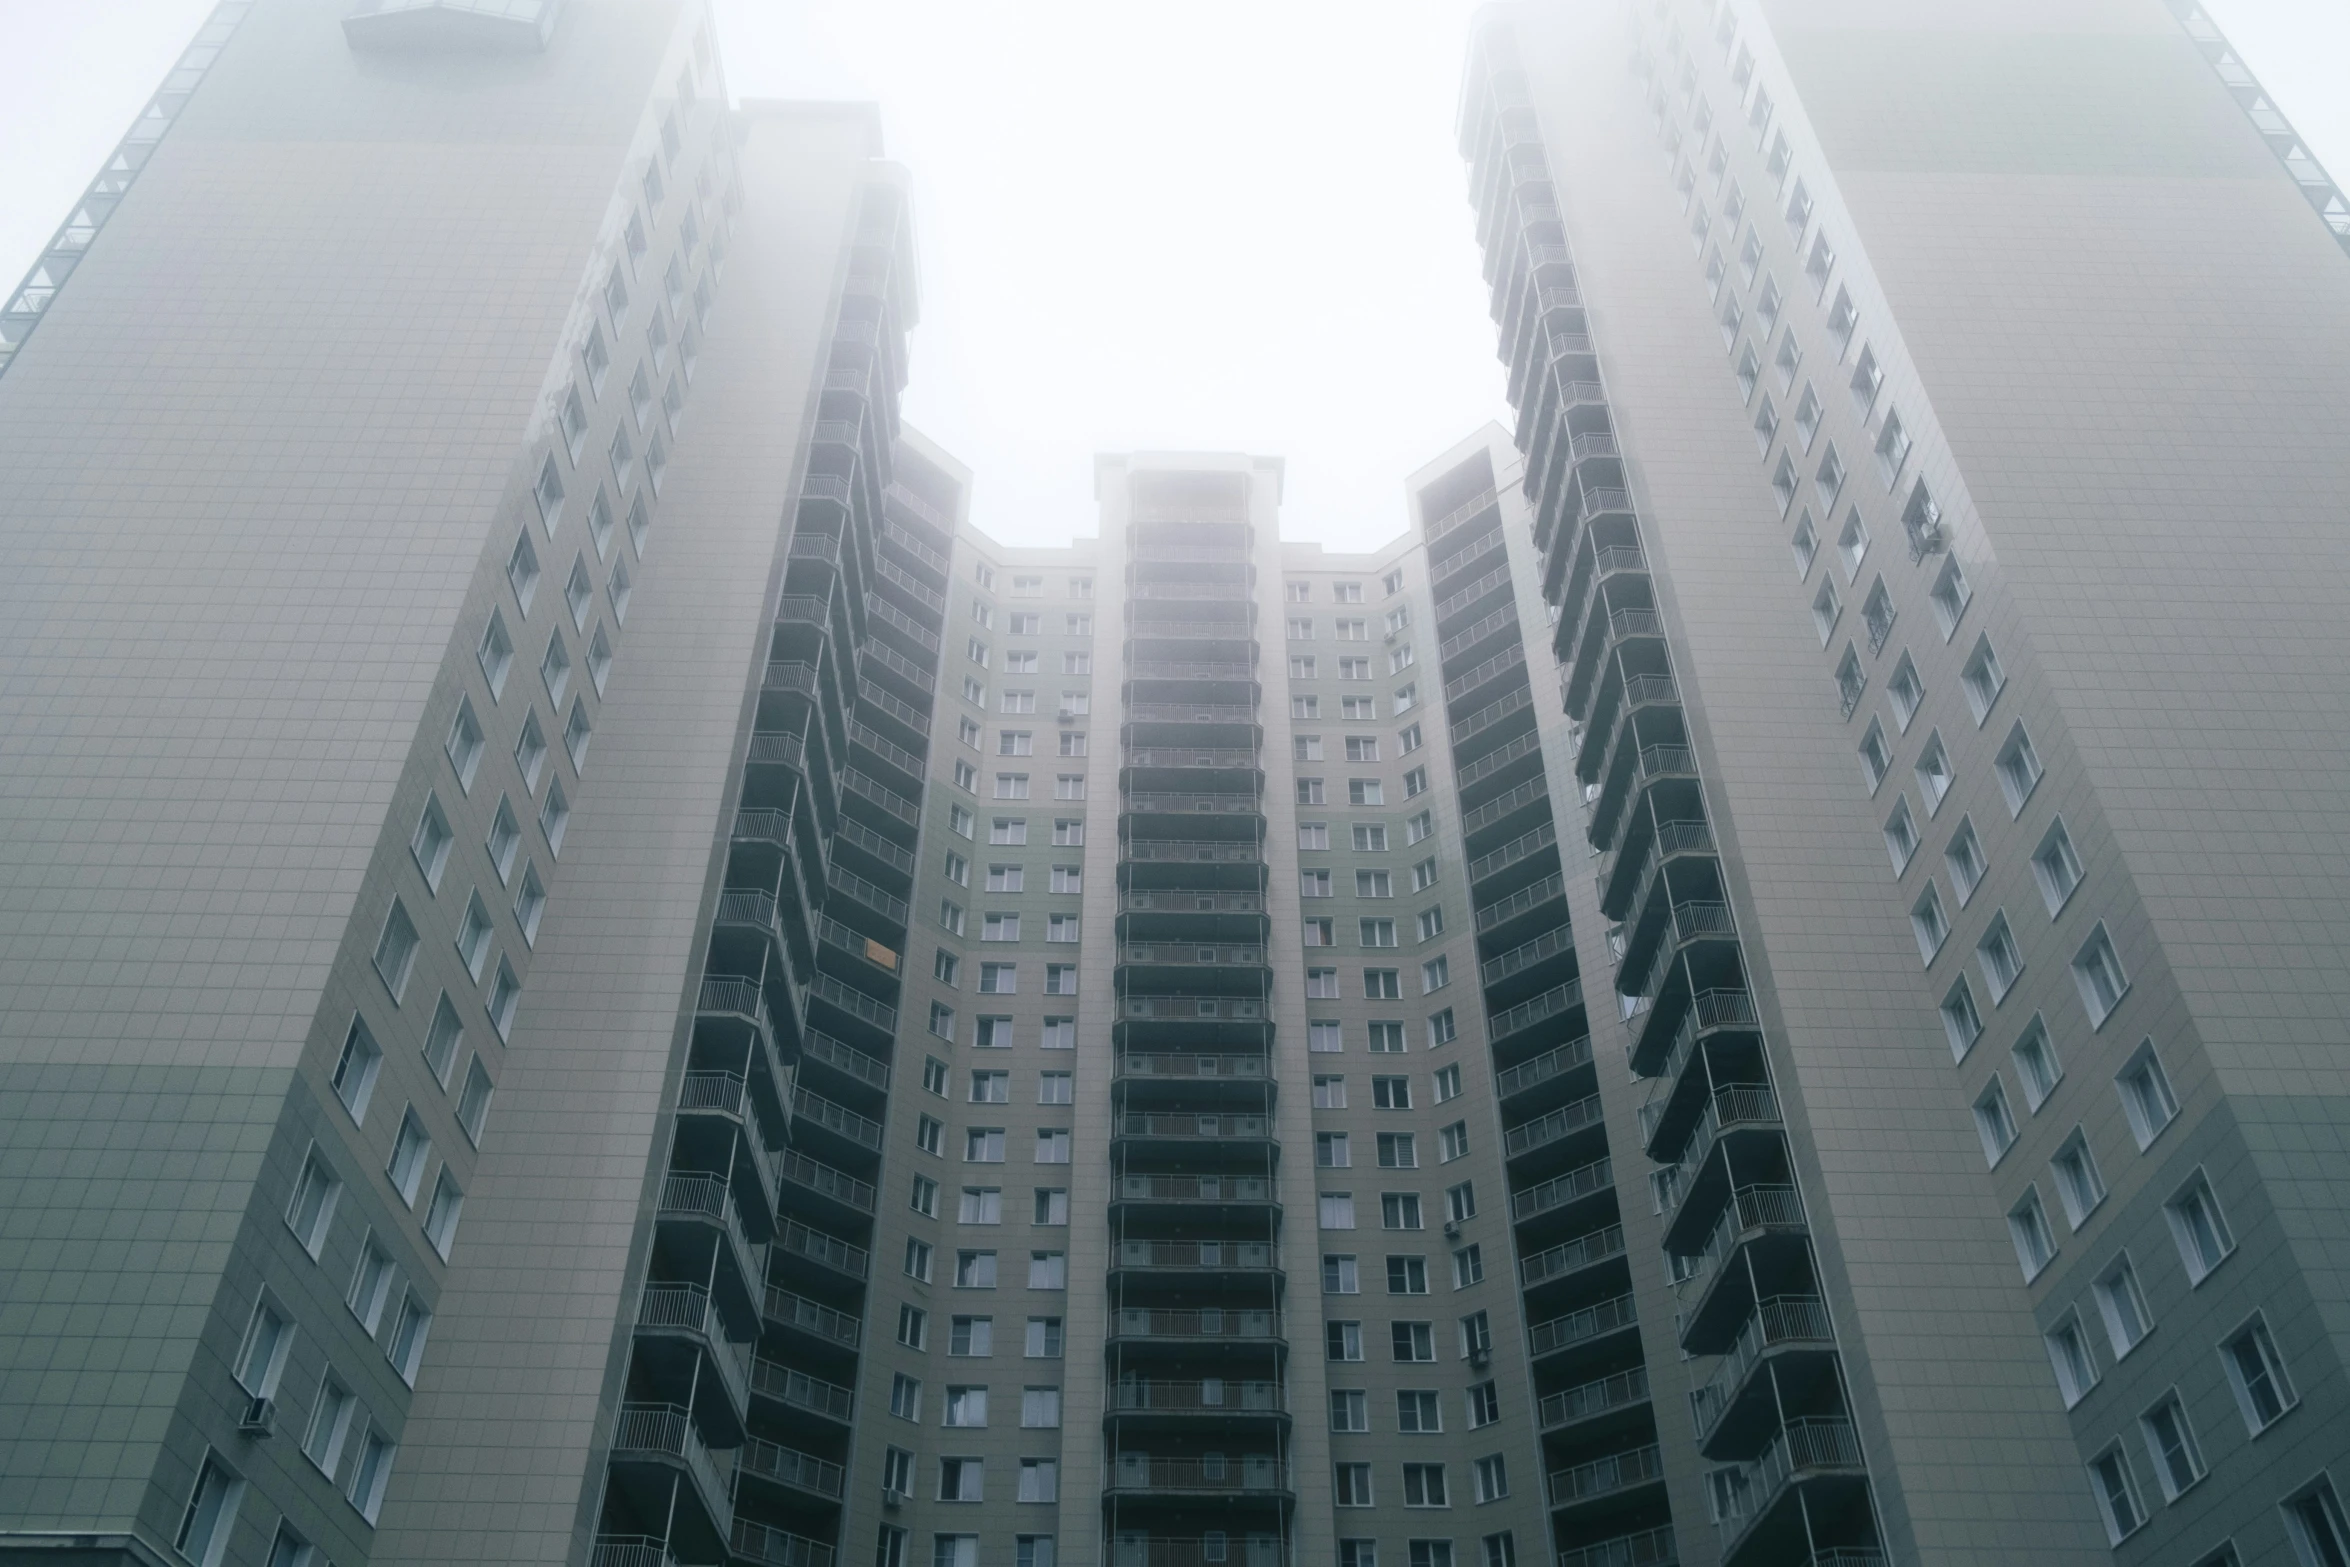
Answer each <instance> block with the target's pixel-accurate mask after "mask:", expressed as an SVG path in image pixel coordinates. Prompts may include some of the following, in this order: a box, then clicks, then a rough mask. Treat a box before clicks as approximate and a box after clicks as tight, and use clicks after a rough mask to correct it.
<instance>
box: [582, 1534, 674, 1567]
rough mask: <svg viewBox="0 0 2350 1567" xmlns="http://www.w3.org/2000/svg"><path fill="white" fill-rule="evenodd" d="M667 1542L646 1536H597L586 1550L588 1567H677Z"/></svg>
mask: <svg viewBox="0 0 2350 1567" xmlns="http://www.w3.org/2000/svg"><path fill="white" fill-rule="evenodd" d="M676 1561H677V1558H676V1557H674V1556H672V1555H670V1554H669V1542H668V1541H666V1540H657V1539H655V1538H654V1537H653V1536H651V1535H649V1534H599V1535H597V1536H596V1538H595V1543H594V1544H593V1545H590V1546H589V1547H588V1567H676Z"/></svg>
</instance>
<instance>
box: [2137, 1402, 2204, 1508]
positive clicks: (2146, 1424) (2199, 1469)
mask: <svg viewBox="0 0 2350 1567" xmlns="http://www.w3.org/2000/svg"><path fill="white" fill-rule="evenodd" d="M2138 1430H2139V1432H2140V1434H2142V1435H2143V1436H2144V1437H2145V1438H2146V1456H2147V1457H2148V1458H2150V1459H2152V1460H2153V1462H2154V1477H2155V1478H2156V1479H2157V1480H2159V1481H2160V1482H2161V1483H2162V1498H2163V1500H2164V1501H2165V1502H2175V1501H2177V1500H2178V1499H2179V1498H2180V1497H2182V1496H2184V1495H2185V1494H2186V1493H2187V1491H2188V1490H2189V1488H2191V1487H2192V1486H2193V1485H2194V1484H2195V1482H2196V1481H2198V1480H2200V1479H2202V1478H2203V1453H2202V1451H2201V1449H2199V1448H2198V1447H2197V1446H2196V1443H2195V1432H2194V1429H2193V1428H2192V1427H2191V1426H2189V1425H2188V1424H2187V1409H2186V1406H2185V1405H2184V1404H2181V1403H2180V1402H2179V1395H2178V1394H2177V1393H2175V1392H2174V1393H2166V1394H2164V1395H2163V1397H2162V1398H2161V1400H2160V1401H2159V1402H2157V1403H2156V1404H2155V1406H2154V1407H2153V1408H2152V1409H2149V1410H2147V1411H2146V1413H2144V1414H2143V1415H2140V1416H2139V1417H2138Z"/></svg>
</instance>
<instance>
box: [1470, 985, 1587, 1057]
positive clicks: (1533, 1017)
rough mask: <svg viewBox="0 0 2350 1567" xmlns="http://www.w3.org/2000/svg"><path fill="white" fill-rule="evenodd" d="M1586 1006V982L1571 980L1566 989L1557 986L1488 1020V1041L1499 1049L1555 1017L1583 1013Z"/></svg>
mask: <svg viewBox="0 0 2350 1567" xmlns="http://www.w3.org/2000/svg"><path fill="white" fill-rule="evenodd" d="M1582 1005H1583V981H1582V980H1580V979H1570V980H1568V981H1567V982H1566V983H1565V984H1563V985H1554V986H1552V987H1551V988H1550V989H1548V990H1546V991H1544V992H1543V993H1542V994H1541V995H1539V996H1536V997H1534V998H1533V999H1531V1000H1528V1001H1521V1002H1519V1003H1518V1004H1517V1005H1516V1006H1514V1007H1505V1008H1504V1009H1503V1010H1501V1011H1499V1012H1496V1013H1494V1014H1493V1015H1492V1016H1491V1017H1488V1018H1487V1019H1486V1020H1485V1039H1486V1042H1487V1043H1488V1044H1494V1045H1498V1044H1500V1043H1501V1042H1502V1041H1503V1040H1505V1039H1507V1038H1509V1037H1510V1036H1511V1035H1513V1034H1519V1033H1523V1032H1524V1031H1525V1030H1527V1029H1529V1028H1533V1027H1535V1026H1536V1025H1538V1024H1541V1023H1546V1022H1548V1021H1549V1020H1550V1019H1552V1018H1554V1017H1560V1016H1563V1015H1564V1014H1566V1013H1569V1012H1573V1011H1577V1010H1579V1009H1580V1008H1581V1007H1582Z"/></svg>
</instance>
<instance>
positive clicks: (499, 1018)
mask: <svg viewBox="0 0 2350 1567" xmlns="http://www.w3.org/2000/svg"><path fill="white" fill-rule="evenodd" d="M521 1004H522V978H521V976H520V975H518V974H516V973H515V972H514V965H513V964H511V963H509V962H507V961H506V960H505V959H504V958H500V959H498V971H497V973H495V974H493V975H491V976H490V993H489V997H488V999H487V1000H486V1001H484V1002H483V1003H482V1009H483V1010H484V1011H486V1012H488V1013H489V1015H490V1027H492V1028H494V1029H496V1030H497V1031H498V1037H499V1038H500V1039H504V1038H506V1037H507V1036H508V1035H510V1034H511V1033H513V1032H514V1013H515V1011H516V1009H517V1008H519V1007H520V1006H521Z"/></svg>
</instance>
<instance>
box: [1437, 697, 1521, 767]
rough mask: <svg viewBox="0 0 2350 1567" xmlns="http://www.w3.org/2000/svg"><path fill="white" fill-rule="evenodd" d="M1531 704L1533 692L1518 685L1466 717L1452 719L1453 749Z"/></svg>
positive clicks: (1458, 747) (1457, 748)
mask: <svg viewBox="0 0 2350 1567" xmlns="http://www.w3.org/2000/svg"><path fill="white" fill-rule="evenodd" d="M1533 705H1534V692H1533V690H1532V688H1531V687H1527V686H1519V687H1517V688H1515V689H1513V690H1511V691H1509V692H1507V693H1506V694H1504V695H1503V696H1501V697H1499V698H1497V699H1496V700H1494V701H1492V702H1489V703H1487V704H1486V705H1485V706H1483V707H1480V708H1478V709H1477V710H1476V711H1475V712H1473V713H1471V714H1469V715H1468V716H1467V717H1466V718H1460V719H1456V720H1454V722H1453V725H1452V744H1453V749H1454V750H1455V751H1456V752H1457V751H1458V750H1459V749H1460V747H1461V743H1462V742H1463V741H1465V740H1469V739H1471V738H1473V737H1475V736H1477V735H1479V734H1482V733H1483V732H1484V731H1486V730H1488V729H1491V728H1492V727H1493V726H1494V725H1495V724H1498V723H1500V722H1501V721H1502V720H1503V719H1505V718H1508V717H1509V716H1510V715H1511V714H1513V713H1522V712H1524V711H1525V710H1526V709H1527V708H1529V707H1532V706H1533Z"/></svg>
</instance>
